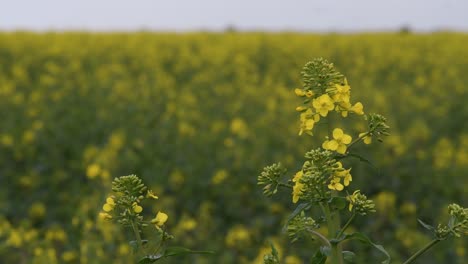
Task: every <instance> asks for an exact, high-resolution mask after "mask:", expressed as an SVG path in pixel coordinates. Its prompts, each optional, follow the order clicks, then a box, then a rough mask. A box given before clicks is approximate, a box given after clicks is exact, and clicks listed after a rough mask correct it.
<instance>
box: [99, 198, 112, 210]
mask: <svg viewBox="0 0 468 264" xmlns="http://www.w3.org/2000/svg"><path fill="white" fill-rule="evenodd" d="M114 207H115V202H114V199H113V198H112V197H107V199H106V203H105V204H104V205H103V206H102V210H104V212H110V211H112V210H114Z"/></svg>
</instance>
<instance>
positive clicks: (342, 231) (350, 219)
mask: <svg viewBox="0 0 468 264" xmlns="http://www.w3.org/2000/svg"><path fill="white" fill-rule="evenodd" d="M355 217H356V213H353V215H352V216H351V217H350V218H349V220H348V222H346V224H345V225H344V226H343V227H342V228H341V230H340V232H339V233H338V235H336V238H340V236H341V235H343V233H344V232H345V231H346V228H348V226H349V225H350V224H351V222H353V220H354V218H355Z"/></svg>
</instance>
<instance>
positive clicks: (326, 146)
mask: <svg viewBox="0 0 468 264" xmlns="http://www.w3.org/2000/svg"><path fill="white" fill-rule="evenodd" d="M329 142H330V141H328V140H325V142H323V143H322V148H323V149H329V148H328V143H329Z"/></svg>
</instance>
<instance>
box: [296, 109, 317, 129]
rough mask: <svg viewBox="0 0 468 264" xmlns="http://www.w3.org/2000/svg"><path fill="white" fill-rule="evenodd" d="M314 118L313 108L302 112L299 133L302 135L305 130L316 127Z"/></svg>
mask: <svg viewBox="0 0 468 264" xmlns="http://www.w3.org/2000/svg"><path fill="white" fill-rule="evenodd" d="M312 118H313V113H312V109H310V108H309V109H307V111H305V112H303V113H301V116H300V119H301V126H300V130H299V135H302V133H303V132H309V133H311V132H312V129H313V128H314V124H315V121H314V119H312Z"/></svg>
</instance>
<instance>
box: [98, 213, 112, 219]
mask: <svg viewBox="0 0 468 264" xmlns="http://www.w3.org/2000/svg"><path fill="white" fill-rule="evenodd" d="M99 218H100V219H102V220H111V219H112V215H110V214H108V213H103V212H100V213H99Z"/></svg>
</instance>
